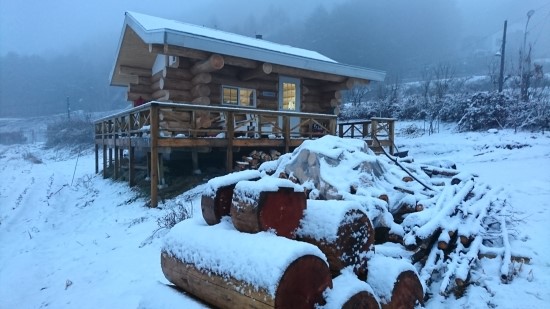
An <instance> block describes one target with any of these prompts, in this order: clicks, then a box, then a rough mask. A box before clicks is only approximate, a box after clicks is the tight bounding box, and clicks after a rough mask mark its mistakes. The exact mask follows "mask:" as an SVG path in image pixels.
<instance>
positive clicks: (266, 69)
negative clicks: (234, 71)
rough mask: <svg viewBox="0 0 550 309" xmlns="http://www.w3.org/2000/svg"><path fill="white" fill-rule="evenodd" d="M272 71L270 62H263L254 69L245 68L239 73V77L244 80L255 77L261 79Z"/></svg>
mask: <svg viewBox="0 0 550 309" xmlns="http://www.w3.org/2000/svg"><path fill="white" fill-rule="evenodd" d="M272 71H273V66H272V65H271V63H266V62H264V63H262V65H260V66H258V67H257V68H256V69H252V70H247V71H245V72H243V73H241V74H240V75H239V78H240V79H241V80H244V81H247V80H251V79H256V78H260V79H261V78H263V77H264V76H266V75H269V74H271V72H272Z"/></svg>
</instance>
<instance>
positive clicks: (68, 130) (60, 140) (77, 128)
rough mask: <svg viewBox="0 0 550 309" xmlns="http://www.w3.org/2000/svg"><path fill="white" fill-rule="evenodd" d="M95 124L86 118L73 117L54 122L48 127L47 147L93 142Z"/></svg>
mask: <svg viewBox="0 0 550 309" xmlns="http://www.w3.org/2000/svg"><path fill="white" fill-rule="evenodd" d="M93 133H94V124H93V122H92V121H91V120H90V119H89V117H86V118H85V119H78V118H76V119H71V120H62V121H57V122H53V123H51V124H49V125H48V128H47V129H46V146H47V147H59V146H61V147H65V146H74V145H80V144H92V143H93V142H94V139H93Z"/></svg>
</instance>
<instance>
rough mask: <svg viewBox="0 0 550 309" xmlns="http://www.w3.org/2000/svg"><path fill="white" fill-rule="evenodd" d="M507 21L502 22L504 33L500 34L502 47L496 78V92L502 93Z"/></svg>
mask: <svg viewBox="0 0 550 309" xmlns="http://www.w3.org/2000/svg"><path fill="white" fill-rule="evenodd" d="M507 26H508V21H507V20H505V21H504V33H503V34H502V46H501V47H500V75H499V76H498V92H499V93H500V92H502V87H503V85H504V53H505V51H506V28H507Z"/></svg>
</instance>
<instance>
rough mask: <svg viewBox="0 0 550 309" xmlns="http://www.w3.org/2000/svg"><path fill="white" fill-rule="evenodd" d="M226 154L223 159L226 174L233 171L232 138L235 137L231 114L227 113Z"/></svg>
mask: <svg viewBox="0 0 550 309" xmlns="http://www.w3.org/2000/svg"><path fill="white" fill-rule="evenodd" d="M226 119H227V122H226V123H227V132H226V134H227V136H226V138H227V150H226V151H227V152H226V158H225V169H226V171H227V172H228V173H230V172H231V171H232V170H233V137H234V135H235V122H234V115H233V113H232V112H228V113H227V117H226Z"/></svg>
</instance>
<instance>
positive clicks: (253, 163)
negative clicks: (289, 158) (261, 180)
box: [235, 149, 281, 171]
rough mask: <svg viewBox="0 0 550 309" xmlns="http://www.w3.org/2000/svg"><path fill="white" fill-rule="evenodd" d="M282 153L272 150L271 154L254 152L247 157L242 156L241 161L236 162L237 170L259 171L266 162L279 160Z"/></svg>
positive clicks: (260, 151)
mask: <svg viewBox="0 0 550 309" xmlns="http://www.w3.org/2000/svg"><path fill="white" fill-rule="evenodd" d="M280 156H281V153H280V152H279V151H277V150H275V149H271V150H270V151H269V153H267V152H265V151H262V150H253V151H252V152H250V154H248V155H247V156H242V158H241V160H239V161H236V162H235V170H236V171H243V170H257V169H258V168H259V167H260V165H261V164H262V163H264V162H268V161H274V160H278V159H279V157H280Z"/></svg>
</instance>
